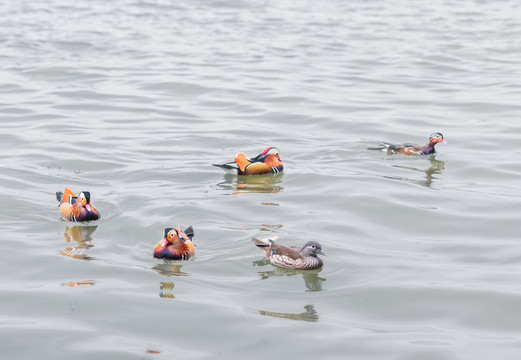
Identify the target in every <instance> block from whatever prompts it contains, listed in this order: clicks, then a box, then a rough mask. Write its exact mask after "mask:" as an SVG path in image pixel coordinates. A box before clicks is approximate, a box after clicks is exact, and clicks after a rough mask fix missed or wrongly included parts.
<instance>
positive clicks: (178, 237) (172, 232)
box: [163, 225, 190, 246]
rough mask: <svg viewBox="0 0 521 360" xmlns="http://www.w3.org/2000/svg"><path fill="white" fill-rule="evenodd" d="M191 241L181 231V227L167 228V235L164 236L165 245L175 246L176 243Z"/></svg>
mask: <svg viewBox="0 0 521 360" xmlns="http://www.w3.org/2000/svg"><path fill="white" fill-rule="evenodd" d="M187 240H188V241H190V238H189V237H188V236H187V235H186V234H185V233H184V232H182V231H181V230H180V229H179V225H177V228H166V229H165V233H164V235H163V245H165V246H166V245H168V244H173V243H175V242H176V241H181V242H185V241H187Z"/></svg>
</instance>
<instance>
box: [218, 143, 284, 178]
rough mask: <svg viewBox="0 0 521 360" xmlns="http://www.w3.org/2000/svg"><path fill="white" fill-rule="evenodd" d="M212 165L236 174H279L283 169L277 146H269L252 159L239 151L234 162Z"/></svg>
mask: <svg viewBox="0 0 521 360" xmlns="http://www.w3.org/2000/svg"><path fill="white" fill-rule="evenodd" d="M212 165H214V166H217V167H220V168H222V169H224V170H225V171H227V172H230V173H232V174H235V175H261V174H271V173H273V174H278V173H280V172H281V171H282V170H283V166H282V160H281V159H280V152H279V149H277V148H275V147H269V148H267V149H265V150H264V151H263V152H261V153H260V154H259V155H257V156H255V157H253V158H250V159H248V158H247V157H246V155H244V154H243V153H238V154H237V155H236V156H235V159H233V161H232V162H229V163H226V164H222V165H221V164H212Z"/></svg>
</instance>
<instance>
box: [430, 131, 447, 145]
mask: <svg viewBox="0 0 521 360" xmlns="http://www.w3.org/2000/svg"><path fill="white" fill-rule="evenodd" d="M439 142H441V143H442V144H446V143H447V142H446V141H445V139H443V135H442V134H441V133H434V134H432V135H431V136H430V137H429V145H435V144H437V143H439Z"/></svg>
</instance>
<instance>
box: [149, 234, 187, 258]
mask: <svg viewBox="0 0 521 360" xmlns="http://www.w3.org/2000/svg"><path fill="white" fill-rule="evenodd" d="M193 236H194V229H193V228H192V227H191V226H189V227H188V228H187V229H186V230H185V231H184V232H183V231H181V230H180V229H179V225H177V228H166V229H165V234H164V238H163V239H162V240H161V241H160V242H159V243H157V245H156V247H155V249H154V257H155V258H157V259H166V260H187V259H189V258H191V257H192V256H194V255H195V245H194V243H193V242H192V238H193Z"/></svg>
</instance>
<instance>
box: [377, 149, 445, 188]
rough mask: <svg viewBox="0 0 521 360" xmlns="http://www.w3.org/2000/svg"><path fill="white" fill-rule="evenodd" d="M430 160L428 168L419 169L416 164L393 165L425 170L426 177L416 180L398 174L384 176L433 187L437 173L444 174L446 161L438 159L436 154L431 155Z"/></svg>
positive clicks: (419, 170) (401, 167) (420, 170)
mask: <svg viewBox="0 0 521 360" xmlns="http://www.w3.org/2000/svg"><path fill="white" fill-rule="evenodd" d="M428 160H429V162H430V166H429V167H428V168H427V169H419V168H417V167H414V166H403V165H393V167H396V168H400V169H407V170H413V171H418V172H423V173H425V179H422V180H414V179H409V178H405V177H398V176H384V177H386V178H389V179H395V180H403V181H409V182H414V183H417V184H420V185H423V186H426V187H428V188H432V185H433V182H434V181H435V180H437V179H438V177H437V176H436V175H440V174H443V170H444V169H445V161H441V160H436V155H430V156H429V157H428Z"/></svg>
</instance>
